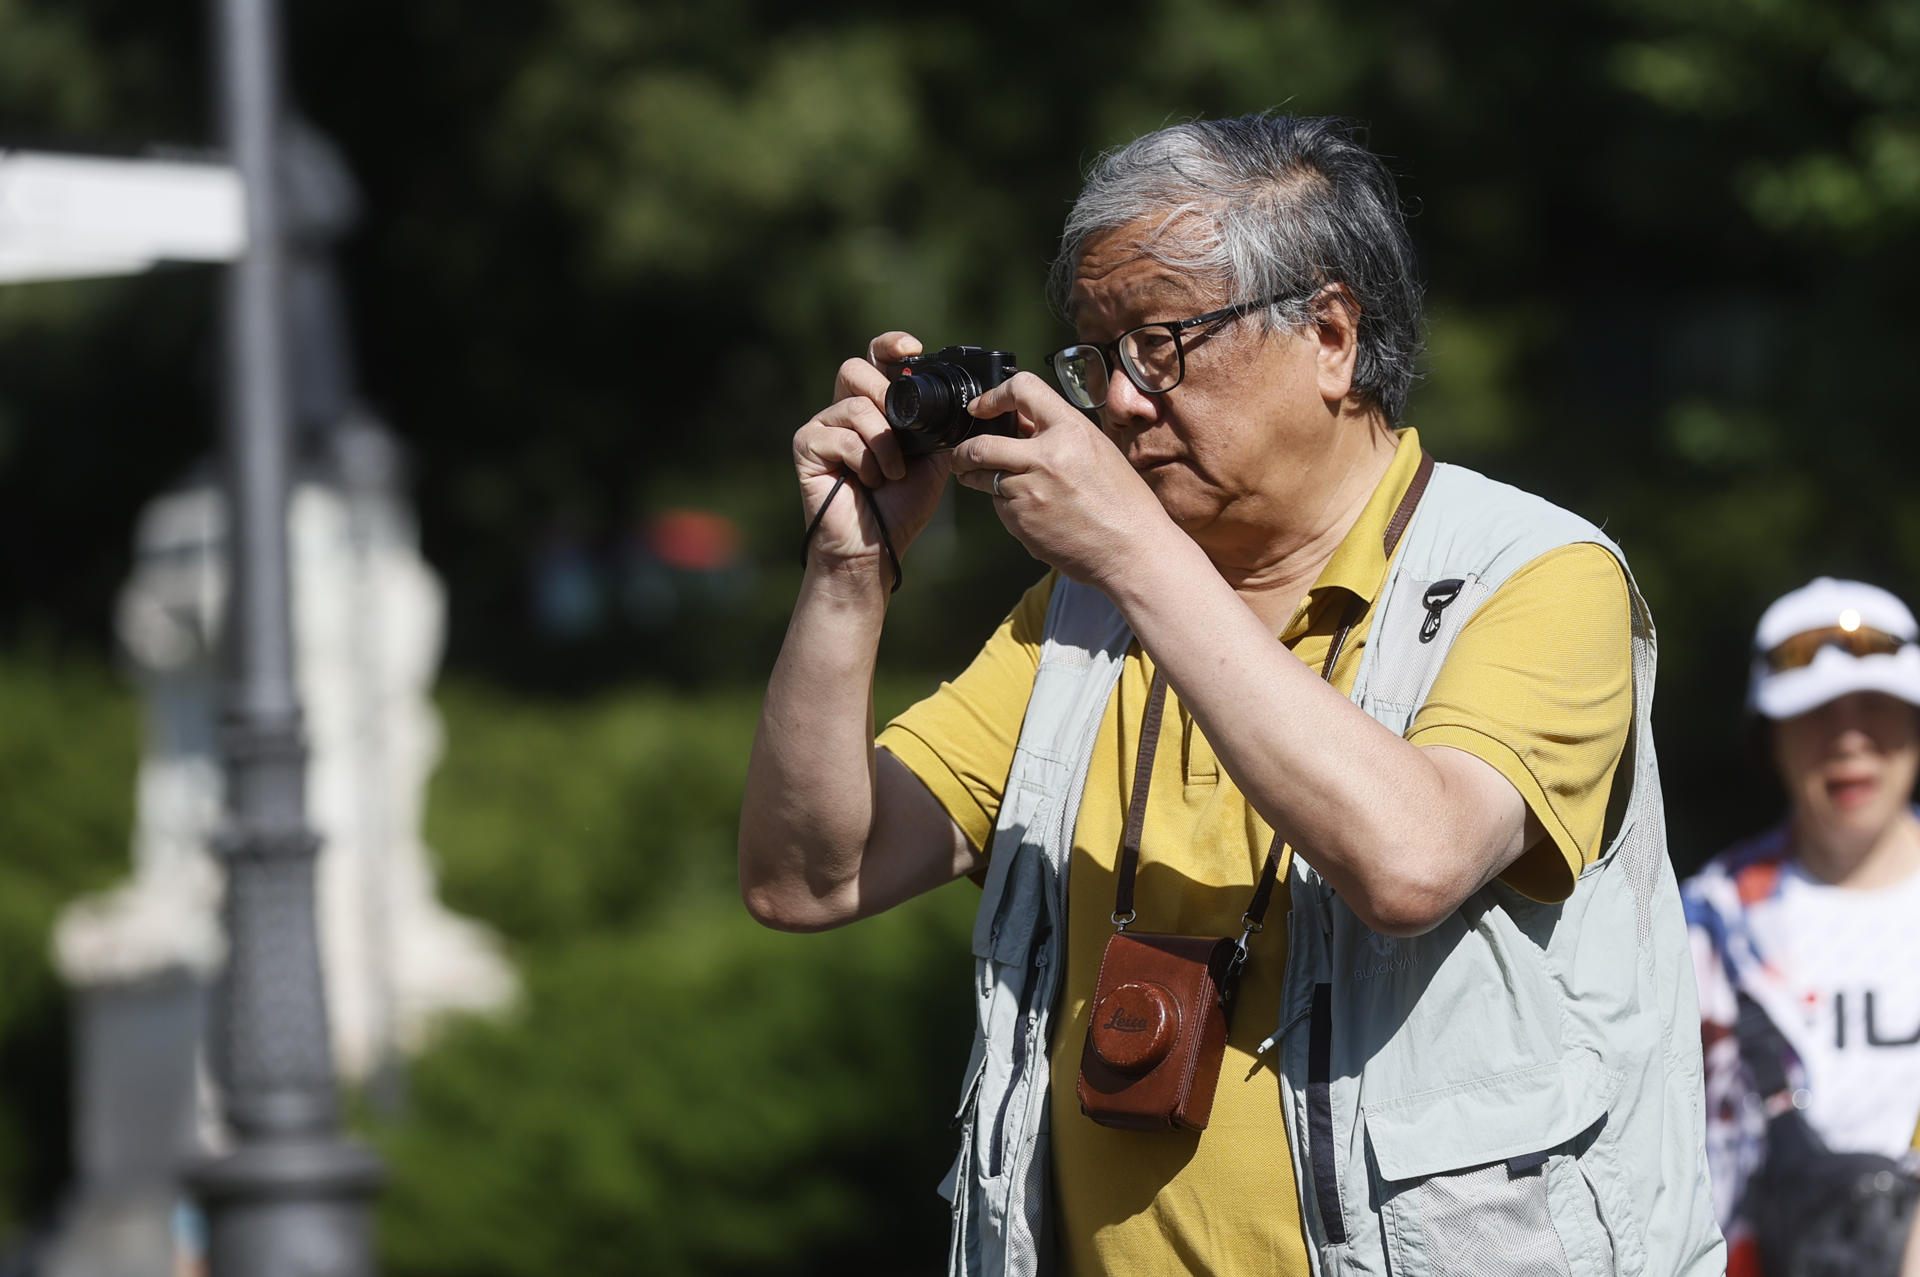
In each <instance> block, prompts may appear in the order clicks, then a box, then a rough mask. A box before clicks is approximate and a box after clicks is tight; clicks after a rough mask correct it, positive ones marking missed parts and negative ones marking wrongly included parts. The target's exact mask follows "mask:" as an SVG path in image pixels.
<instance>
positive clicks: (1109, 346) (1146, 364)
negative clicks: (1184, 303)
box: [1047, 293, 1290, 412]
mask: <svg viewBox="0 0 1920 1277" xmlns="http://www.w3.org/2000/svg"><path fill="white" fill-rule="evenodd" d="M1288 300H1290V294H1286V293H1282V294H1280V295H1278V296H1275V297H1269V298H1267V299H1266V300H1265V301H1257V302H1241V303H1239V304H1238V305H1235V306H1223V307H1221V308H1220V309H1219V310H1210V311H1208V312H1207V313H1206V314H1204V315H1195V316H1194V317H1193V318H1192V319H1173V320H1165V321H1162V322H1159V323H1153V324H1142V325H1140V327H1138V328H1133V329H1129V330H1128V331H1126V332H1124V333H1121V334H1120V335H1119V336H1118V337H1116V338H1114V339H1113V340H1112V341H1106V342H1079V343H1076V344H1075V345H1072V346H1065V347H1062V348H1061V349H1059V350H1056V351H1054V352H1053V353H1052V354H1051V355H1049V356H1047V362H1048V363H1050V364H1052V365H1053V375H1054V377H1055V378H1057V379H1058V380H1059V382H1060V389H1061V390H1063V391H1065V392H1066V395H1067V398H1068V399H1069V400H1070V401H1071V402H1072V403H1073V404H1074V406H1076V407H1078V408H1082V409H1085V410H1087V411H1089V412H1091V411H1092V410H1093V409H1095V408H1099V407H1102V406H1104V405H1105V404H1106V402H1107V387H1108V385H1109V384H1110V382H1111V380H1112V376H1113V365H1114V361H1115V360H1116V358H1117V359H1118V361H1119V363H1120V367H1121V369H1122V370H1123V371H1125V373H1126V374H1127V380H1128V381H1131V382H1132V383H1133V384H1134V385H1135V386H1136V387H1137V388H1139V390H1140V391H1141V393H1143V394H1149V395H1164V394H1166V393H1167V392H1168V391H1169V390H1172V389H1173V388H1174V387H1175V386H1177V385H1179V384H1180V382H1181V380H1182V379H1184V378H1185V377H1186V375H1187V352H1186V349H1185V343H1184V342H1183V341H1182V340H1181V336H1180V334H1182V333H1184V332H1186V331H1188V330H1189V329H1193V328H1198V327H1200V326H1201V325H1203V324H1219V323H1223V322H1226V321H1229V320H1234V319H1238V318H1240V316H1242V315H1244V314H1246V313H1247V312H1248V311H1253V310H1259V309H1261V308H1263V307H1266V306H1277V305H1279V304H1280V303H1281V302H1283V301H1288Z"/></svg>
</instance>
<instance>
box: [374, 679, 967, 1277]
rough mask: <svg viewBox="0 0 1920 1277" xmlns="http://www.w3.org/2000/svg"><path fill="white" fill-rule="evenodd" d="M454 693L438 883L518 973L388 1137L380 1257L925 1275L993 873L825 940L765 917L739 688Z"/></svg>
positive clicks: (459, 1268) (438, 1061)
mask: <svg viewBox="0 0 1920 1277" xmlns="http://www.w3.org/2000/svg"><path fill="white" fill-rule="evenodd" d="M880 696H881V711H882V712H883V713H884V712H889V711H890V710H891V709H893V708H897V707H898V706H899V705H900V704H901V703H902V702H903V700H904V696H903V695H902V694H901V693H900V692H898V691H889V690H888V689H882V692H881V694H880ZM443 708H444V710H445V712H446V715H447V723H448V728H449V739H450V742H451V744H450V751H449V757H448V759H447V761H446V763H445V765H443V766H442V768H441V769H440V771H439V772H438V774H437V776H436V778H435V780H434V783H433V791H432V804H431V808H430V816H429V841H430V843H431V845H432V846H434V848H435V849H436V851H437V852H438V854H439V859H440V862H441V864H442V874H443V877H442V886H443V893H444V895H445V896H446V897H447V899H448V900H449V901H450V902H451V903H452V904H453V905H454V906H455V907H456V908H459V909H461V910H463V911H467V912H470V913H472V914H474V915H476V916H479V917H483V918H485V919H487V920H488V921H489V922H491V923H492V924H494V925H495V926H497V927H499V928H500V929H501V930H502V931H503V932H504V933H505V934H506V935H507V937H508V939H509V941H510V942H511V945H512V949H513V953H514V957H515V959H516V961H517V963H518V965H519V967H520V970H521V973H522V976H523V979H524V981H525V984H526V989H525V994H524V998H523V1004H522V1005H521V1007H520V1008H519V1009H518V1011H517V1012H516V1013H515V1014H514V1015H512V1016H510V1017H509V1018H507V1019H506V1020H504V1021H502V1022H499V1023H470V1024H467V1025H463V1026H460V1027H459V1028H457V1029H456V1030H455V1031H454V1032H452V1033H451V1034H449V1035H448V1036H447V1037H446V1038H445V1040H443V1041H442V1042H441V1043H440V1044H439V1045H438V1046H436V1047H435V1048H434V1049H433V1050H432V1051H431V1052H430V1053H429V1054H428V1055H427V1056H426V1057H425V1058H424V1059H423V1060H422V1061H421V1062H420V1063H419V1065H418V1066H417V1067H416V1068H415V1069H414V1071H413V1072H412V1074H411V1075H410V1078H409V1086H408V1094H409V1103H408V1107H407V1111H406V1114H405V1116H404V1118H402V1119H400V1120H399V1121H397V1122H394V1123H391V1124H388V1125H387V1126H385V1127H383V1128H382V1129H381V1130H380V1131H379V1132H378V1134H379V1136H380V1140H381V1143H382V1146H383V1151H384V1152H385V1153H386V1155H387V1157H388V1165H389V1170H390V1172H391V1175H392V1187H391V1188H390V1190H389V1192H388V1193H387V1195H386V1198H385V1200H384V1203H383V1208H382V1209H383V1216H382V1227H381V1238H382V1246H383V1251H384V1256H383V1258H384V1264H385V1267H384V1269H383V1271H386V1272H388V1273H392V1274H395V1275H396V1277H404V1275H405V1274H413V1273H417V1274H421V1275H422V1277H425V1275H426V1274H441V1273H449V1272H457V1273H461V1274H463V1275H467V1277H543V1275H546V1274H555V1273H577V1274H587V1273H607V1274H614V1273H628V1272H637V1271H643V1270H644V1271H646V1272H649V1273H661V1274H676V1273H687V1274H693V1273H700V1274H719V1273H729V1272H743V1273H744V1272H838V1271H890V1272H892V1271H916V1270H925V1271H933V1270H934V1269H935V1268H936V1267H937V1263H936V1262H935V1261H936V1260H937V1258H938V1255H939V1254H940V1253H941V1238H942V1236H943V1234H944V1229H945V1226H946V1210H945V1205H944V1203H942V1202H941V1201H940V1200H939V1199H938V1198H937V1197H936V1196H935V1195H934V1193H933V1191H932V1190H933V1186H934V1184H935V1183H936V1182H937V1181H938V1180H939V1178H940V1176H941V1175H942V1173H944V1171H945V1169H946V1164H947V1162H948V1161H949V1160H950V1158H951V1156H952V1149H951V1147H950V1145H951V1142H952V1141H951V1134H950V1132H949V1130H948V1128H947V1118H948V1115H949V1112H950V1110H951V1105H950V1103H949V1102H948V1101H949V1097H950V1096H951V1094H952V1093H953V1091H954V1090H955V1088H956V1087H957V1085H958V1078H959V1068H960V1064H961V1062H962V1061H963V1060H964V1058H965V1053H966V1049H967V1042H968V1035H969V1034H970V1032H971V1015H970V1011H969V1003H968V1001H967V986H968V981H967V978H966V975H965V972H966V970H967V961H968V960H967V957H966V949H965V936H966V929H967V926H968V923H969V920H970V911H969V908H970V905H971V898H972V891H973V889H972V888H971V887H965V886H962V887H959V888H955V889H953V890H950V891H946V892H941V893H938V894H937V895H936V896H934V897H932V898H930V899H926V900H922V901H919V902H916V903H915V904H913V905H911V906H909V907H907V908H904V909H900V910H896V911H894V912H893V913H890V914H888V915H886V916H884V917H881V918H876V919H873V920H871V921H869V922H865V923H861V924H859V925H858V926H855V927H852V928H849V929H847V930H845V931H840V932H835V933H832V934H830V935H825V936H787V935H777V934H775V933H772V932H768V931H765V930H762V929H761V928H759V927H758V926H756V925H755V924H754V923H752V922H751V921H750V920H749V919H748V918H747V917H746V914H745V912H744V911H743V910H742V909H741V908H740V906H739V903H738V895H737V888H736V885H735V878H734V872H733V821H734V813H735V810H736V807H737V804H738V794H739V786H740V781H741V777H742V774H743V772H744V768H745V759H746V746H747V742H748V741H749V740H750V739H751V736H752V733H753V720H754V711H755V705H754V703H753V701H752V700H751V699H750V698H748V697H744V696H738V695H729V694H716V695H710V696H702V697H698V698H694V697H685V696H680V697H673V696H667V695H665V694H662V693H658V692H646V693H634V694H623V695H619V696H614V697H609V698H605V699H604V700H602V701H599V702H595V703H593V704H590V705H580V706H571V707H557V708H556V707H550V706H539V705H534V704H530V703H527V702H524V701H517V700H515V699H513V698H510V697H505V696H502V695H500V694H499V693H493V692H481V691H479V690H478V689H473V688H461V689H458V690H456V691H454V692H452V693H450V694H449V695H448V696H447V697H446V698H444V701H443ZM883 1203H884V1204H885V1205H884V1208H882V1205H881V1204H883ZM912 1256H919V1257H921V1259H920V1260H918V1261H916V1260H912V1259H907V1260H905V1261H903V1257H912Z"/></svg>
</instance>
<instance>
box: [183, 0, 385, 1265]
mask: <svg viewBox="0 0 1920 1277" xmlns="http://www.w3.org/2000/svg"><path fill="white" fill-rule="evenodd" d="M276 7H277V6H276V0H215V4H214V28H215V37H216V44H217V47H218V54H219V81H220V84H219V88H220V93H219V98H220V107H221V123H222V133H223V135H224V140H225V143H226V147H227V150H228V155H229V158H230V160H231V162H232V164H233V165H234V167H235V168H236V169H237V170H238V172H239V174H240V179H241V183H242V186H243V188H244V190H245V193H246V225H247V237H246V251H245V254H244V255H243V256H242V257H240V258H239V260H238V261H237V262H236V263H235V264H234V265H233V266H232V267H231V268H229V269H228V271H227V278H226V282H225V297H224V310H225V316H224V318H225V343H224V344H225V405H224V413H223V416H224V443H225V448H224V453H225V483H226V493H227V512H228V513H227V519H228V526H227V530H226V540H227V545H228V548H229V556H230V565H231V566H230V570H229V574H228V581H229V583H230V585H229V595H228V600H227V624H226V626H225V630H224V634H225V660H226V670H225V678H224V687H223V700H222V705H221V749H222V753H223V755H224V757H225V763H226V775H227V817H228V819H227V824H226V827H225V829H224V831H223V832H222V833H221V835H220V836H219V838H218V840H217V844H218V845H217V850H218V852H219V853H220V856H221V859H222V861H223V862H224V863H225V865H226V870H227V891H226V903H225V922H226V931H227V942H228V951H227V961H226V969H225V974H224V976H223V977H222V979H221V982H220V986H219V988H218V990H217V993H216V1001H215V1006H214V1016H213V1026H212V1040H211V1043H210V1048H211V1049H210V1056H211V1059H212V1064H213V1069H214V1073H215V1077H216V1080H217V1081H218V1083H219V1091H220V1096H221V1104H222V1109H223V1112H224V1115H225V1118H226V1123H227V1126H228V1127H229V1128H230V1130H231V1131H232V1133H233V1136H234V1147H233V1148H232V1150H231V1151H230V1152H228V1153H226V1154H224V1155H222V1156H220V1157H218V1158H215V1159H210V1160H208V1161H207V1162H204V1163H202V1164H201V1165H199V1166H198V1167H196V1168H195V1169H194V1170H193V1172H192V1174H191V1176H190V1182H191V1185H192V1187H193V1188H194V1190H195V1192H196V1193H197V1194H198V1196H199V1198H200V1200H201V1202H202V1204H203V1206H204V1207H205V1210H206V1213H207V1221H208V1251H209V1260H210V1262H211V1268H212V1272H213V1275H214V1277H370V1274H372V1272H373V1261H372V1226H371V1205H372V1200H373V1197H374V1194H375V1192H376V1191H377V1187H378V1183H379V1178H380V1173H379V1165H378V1163H377V1162H376V1161H375V1159H374V1158H373V1156H372V1155H371V1154H370V1153H368V1152H367V1151H366V1150H364V1149H362V1148H360V1147H359V1146H357V1145H355V1144H353V1143H350V1142H349V1141H347V1140H345V1139H343V1138H342V1137H341V1135H340V1133H339V1125H340V1111H339V1094H338V1089H337V1087H336V1086H335V1082H334V1075H333V1061H332V1055H331V1047H330V1043H329V1037H328V1032H327V1013H326V999H325V992H324V989H323V987H322V983H321V976H320V951H319V939H318V932H317V929H316V925H315V914H314V905H315V900H314V856H315V853H316V852H317V851H318V849H319V839H318V838H317V837H316V836H315V834H314V833H313V831H312V829H311V827H310V826H309V825H308V823H307V816H306V794H305V782H306V761H307V749H306V742H305V738H304V734H303V731H302V727H301V715H300V702H299V696H298V692H297V689H296V685H295V681H294V661H293V636H292V615H291V598H292V591H291V589H290V587H289V579H288V555H287V539H288V538H287V500H288V494H289V490H290V483H289V478H290V476H289V469H290V452H291V447H290V434H291V431H290V420H291V417H290V411H289V394H288V379H287V364H286V360H287V350H286V338H285V333H286V327H285V324H286V316H285V307H284V299H283V281H282V275H283V271H284V260H283V251H282V237H281V226H280V198H279V197H280V191H279V183H278V173H277V168H276V150H277V143H278V141H279V137H280V84H279V74H280V72H279V54H280V50H279V37H280V33H279V30H278V22H277V16H278V15H277V12H276Z"/></svg>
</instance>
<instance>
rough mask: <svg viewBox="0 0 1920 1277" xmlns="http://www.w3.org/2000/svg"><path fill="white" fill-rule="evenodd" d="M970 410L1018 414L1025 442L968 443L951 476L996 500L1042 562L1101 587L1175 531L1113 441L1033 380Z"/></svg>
mask: <svg viewBox="0 0 1920 1277" xmlns="http://www.w3.org/2000/svg"><path fill="white" fill-rule="evenodd" d="M967 410H968V411H969V412H971V413H972V414H973V415H974V416H975V417H979V418H983V419H984V418H988V417H997V416H999V415H1001V414H1002V413H1007V412H1011V413H1014V414H1015V419H1016V422H1017V424H1018V428H1019V431H1020V437H1019V438H1013V439H1010V438H1007V437H1006V436H1004V435H978V436H976V437H974V438H972V439H968V440H966V441H965V442H963V443H961V444H960V445H959V446H958V447H956V448H955V449H954V450H953V477H954V479H955V481H956V482H958V483H962V484H964V485H966V486H967V487H969V488H975V489H978V490H979V491H981V492H985V493H987V494H988V495H990V496H992V497H993V498H994V502H993V507H994V510H995V512H996V513H998V514H999V516H1000V522H1001V523H1003V524H1005V525H1006V527H1007V531H1009V532H1011V533H1013V535H1014V536H1015V537H1017V538H1018V539H1019V541H1020V544H1021V545H1024V546H1025V547H1026V548H1027V553H1029V554H1031V555H1032V556H1033V557H1034V558H1036V559H1039V560H1040V561H1041V562H1043V563H1045V564H1048V565H1049V566H1051V567H1055V568H1058V569H1059V570H1060V571H1061V572H1063V573H1065V574H1066V575H1068V576H1070V577H1073V578H1074V579H1075V580H1079V581H1084V582H1087V583H1088V584H1090V585H1094V586H1099V585H1101V584H1103V583H1104V581H1105V580H1106V579H1107V578H1108V577H1109V576H1110V575H1111V574H1112V573H1114V572H1115V571H1117V570H1119V569H1120V568H1121V567H1122V566H1123V565H1124V564H1126V563H1128V562H1130V561H1133V560H1134V556H1136V555H1138V554H1140V553H1142V552H1143V551H1144V549H1145V548H1146V546H1145V543H1146V542H1147V541H1148V540H1149V539H1151V538H1154V537H1157V536H1160V535H1164V534H1166V533H1168V532H1171V531H1173V530H1174V525H1173V523H1172V521H1171V520H1169V519H1168V518H1167V515H1166V511H1164V510H1163V509H1161V508H1160V502H1159V500H1158V499H1157V498H1156V497H1155V496H1154V495H1153V490H1152V489H1150V488H1148V487H1147V484H1146V481H1145V480H1143V479H1142V478H1141V477H1140V476H1139V474H1137V473H1136V472H1135V471H1134V468H1133V467H1132V466H1131V465H1129V464H1128V463H1127V459H1126V457H1125V456H1123V455H1122V454H1121V452H1120V450H1119V449H1118V448H1116V447H1115V446H1114V444H1113V441H1112V440H1111V439H1109V438H1107V436H1106V435H1105V434H1103V433H1102V432H1101V430H1100V428H1099V427H1098V426H1096V425H1094V424H1093V423H1092V422H1091V421H1089V420H1087V417H1086V414H1084V413H1082V412H1081V411H1080V410H1079V409H1078V408H1075V407H1074V406H1073V405H1072V404H1070V403H1068V402H1067V401H1066V400H1065V399H1063V398H1061V397H1060V395H1059V394H1058V393H1056V392H1055V391H1054V389H1053V388H1052V387H1051V386H1049V385H1047V383H1046V382H1044V381H1042V380H1041V379H1040V378H1039V377H1037V376H1035V375H1034V374H1033V373H1030V372H1023V373H1016V374H1015V375H1014V376H1013V377H1011V378H1010V379H1008V380H1007V381H1005V382H1002V383H1001V384H1000V385H998V386H995V387H994V388H993V389H992V390H989V391H987V392H986V393H985V394H983V395H981V396H980V397H979V398H978V399H975V400H974V401H973V402H972V403H971V404H970V405H968V409H967ZM996 475H997V476H998V479H999V483H998V490H997V491H996V486H995V477H996Z"/></svg>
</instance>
